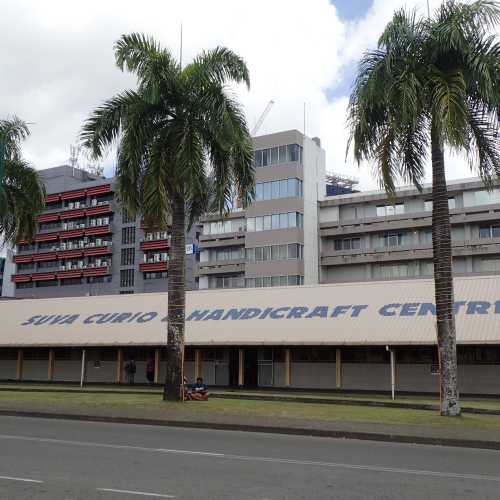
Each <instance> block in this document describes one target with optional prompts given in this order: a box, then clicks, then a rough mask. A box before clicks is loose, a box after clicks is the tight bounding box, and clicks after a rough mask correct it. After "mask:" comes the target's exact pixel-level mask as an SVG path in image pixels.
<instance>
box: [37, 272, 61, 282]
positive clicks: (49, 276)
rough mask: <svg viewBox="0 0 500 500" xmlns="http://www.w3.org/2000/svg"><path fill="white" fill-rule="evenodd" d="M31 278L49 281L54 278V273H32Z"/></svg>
mask: <svg viewBox="0 0 500 500" xmlns="http://www.w3.org/2000/svg"><path fill="white" fill-rule="evenodd" d="M31 279H32V280H33V281H51V280H55V279H56V275H55V274H54V273H37V274H32V275H31Z"/></svg>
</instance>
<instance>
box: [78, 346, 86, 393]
mask: <svg viewBox="0 0 500 500" xmlns="http://www.w3.org/2000/svg"><path fill="white" fill-rule="evenodd" d="M85 354H86V352H85V349H82V369H81V372H80V388H82V387H83V384H85V373H86V372H87V359H86V355H85Z"/></svg>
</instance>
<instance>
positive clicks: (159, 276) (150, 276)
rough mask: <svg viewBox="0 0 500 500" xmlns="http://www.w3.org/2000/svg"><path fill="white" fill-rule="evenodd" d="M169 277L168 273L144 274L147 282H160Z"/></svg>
mask: <svg viewBox="0 0 500 500" xmlns="http://www.w3.org/2000/svg"><path fill="white" fill-rule="evenodd" d="M167 277H168V273H167V272H157V273H144V279H145V280H159V279H166V278H167Z"/></svg>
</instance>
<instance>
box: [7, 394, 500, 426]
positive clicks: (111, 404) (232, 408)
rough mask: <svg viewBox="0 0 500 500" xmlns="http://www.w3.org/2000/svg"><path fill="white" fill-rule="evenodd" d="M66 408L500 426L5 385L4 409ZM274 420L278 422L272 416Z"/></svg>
mask: <svg viewBox="0 0 500 500" xmlns="http://www.w3.org/2000/svg"><path fill="white" fill-rule="evenodd" d="M1 408H18V409H33V410H45V411H47V410H50V409H54V410H62V411H64V410H66V411H68V412H69V411H71V410H75V411H79V412H83V413H86V414H92V410H93V409H95V410H96V411H100V412H102V411H108V412H113V414H116V415H123V416H135V417H144V418H148V417H152V418H161V417H165V418H182V416H183V415H190V416H196V415H199V416H200V417H202V416H203V417H208V416H211V415H214V416H216V415H224V416H242V417H253V416H256V417H274V418H276V417H278V418H280V417H283V418H287V419H306V420H316V421H331V422H335V421H337V422H338V421H347V422H368V423H380V424H389V425H397V424H406V425H417V426H418V425H422V426H424V425H425V426H438V427H447V428H454V429H464V430H467V429H483V430H485V429H487V430H492V431H493V430H497V431H499V432H500V416H485V415H470V414H466V415H463V416H462V417H461V418H459V419H451V418H450V419H449V418H443V417H440V416H439V415H438V414H437V413H434V412H431V411H420V410H410V409H399V408H371V407H361V406H349V405H328V404H302V403H288V402H281V401H249V400H229V399H217V398H211V399H210V401H207V402H187V403H164V402H163V401H161V396H160V395H159V394H158V395H153V394H120V393H116V392H115V393H108V394H91V393H61V392H58V391H46V392H19V391H0V409H1ZM270 423H272V422H270Z"/></svg>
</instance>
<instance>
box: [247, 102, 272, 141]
mask: <svg viewBox="0 0 500 500" xmlns="http://www.w3.org/2000/svg"><path fill="white" fill-rule="evenodd" d="M273 105H274V101H273V100H271V101H269V102H268V103H267V106H266V109H265V110H264V111H263V112H262V114H261V115H260V117H259V119H258V120H257V123H256V124H255V127H254V128H253V129H252V132H251V134H252V136H254V135H256V134H257V132H258V131H259V129H260V127H261V126H262V124H263V123H264V120H265V119H266V116H267V115H268V114H269V111H271V108H272V107H273Z"/></svg>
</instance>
